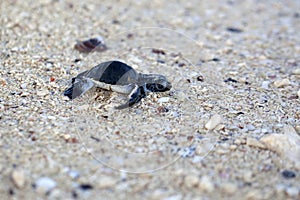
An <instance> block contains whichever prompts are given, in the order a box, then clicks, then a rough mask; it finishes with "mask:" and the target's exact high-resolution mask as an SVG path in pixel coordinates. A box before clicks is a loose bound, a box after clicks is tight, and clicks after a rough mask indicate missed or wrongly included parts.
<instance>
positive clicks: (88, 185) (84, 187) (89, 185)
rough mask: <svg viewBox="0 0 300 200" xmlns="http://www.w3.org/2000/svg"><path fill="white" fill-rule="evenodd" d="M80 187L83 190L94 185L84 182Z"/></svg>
mask: <svg viewBox="0 0 300 200" xmlns="http://www.w3.org/2000/svg"><path fill="white" fill-rule="evenodd" d="M79 188H80V189H81V190H92V189H93V188H94V187H93V186H92V185H91V184H85V183H83V184H80V185H79Z"/></svg>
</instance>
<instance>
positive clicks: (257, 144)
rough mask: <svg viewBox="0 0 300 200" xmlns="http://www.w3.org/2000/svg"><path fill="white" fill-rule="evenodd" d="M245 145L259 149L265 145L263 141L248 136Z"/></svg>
mask: <svg viewBox="0 0 300 200" xmlns="http://www.w3.org/2000/svg"><path fill="white" fill-rule="evenodd" d="M247 145H248V146H249V147H257V148H261V149H265V148H266V147H265V145H264V144H263V143H261V142H260V141H259V140H257V139H255V138H251V137H248V138H247Z"/></svg>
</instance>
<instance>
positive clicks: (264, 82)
mask: <svg viewBox="0 0 300 200" xmlns="http://www.w3.org/2000/svg"><path fill="white" fill-rule="evenodd" d="M269 84H270V81H263V82H262V84H261V87H262V88H263V89H269Z"/></svg>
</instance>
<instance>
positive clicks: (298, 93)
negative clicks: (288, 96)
mask: <svg viewBox="0 0 300 200" xmlns="http://www.w3.org/2000/svg"><path fill="white" fill-rule="evenodd" d="M297 95H298V97H299V98H300V90H298V92H297Z"/></svg>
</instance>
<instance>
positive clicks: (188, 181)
mask: <svg viewBox="0 0 300 200" xmlns="http://www.w3.org/2000/svg"><path fill="white" fill-rule="evenodd" d="M198 183H199V178H198V177H197V176H196V175H187V176H186V177H185V178H184V185H185V186H186V187H187V188H192V187H195V186H197V185H198Z"/></svg>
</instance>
